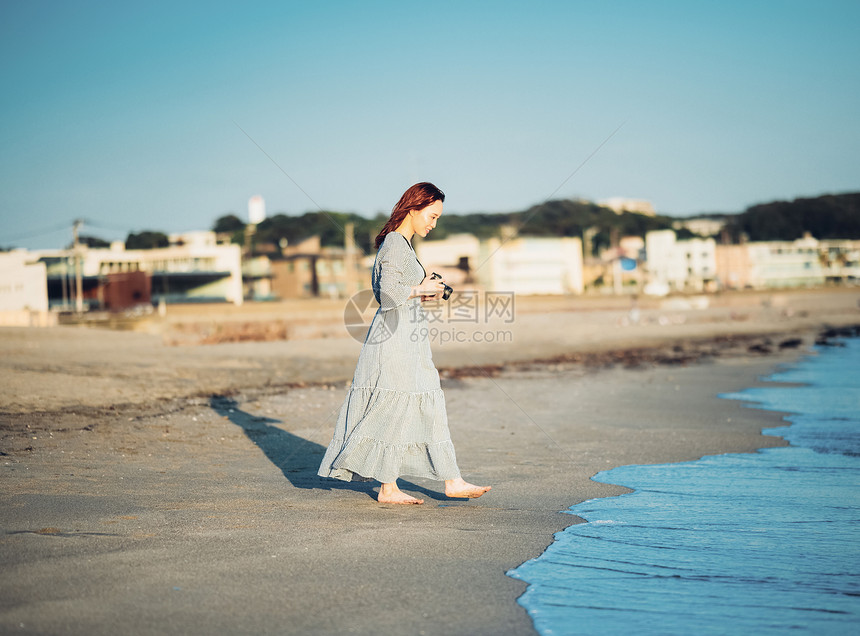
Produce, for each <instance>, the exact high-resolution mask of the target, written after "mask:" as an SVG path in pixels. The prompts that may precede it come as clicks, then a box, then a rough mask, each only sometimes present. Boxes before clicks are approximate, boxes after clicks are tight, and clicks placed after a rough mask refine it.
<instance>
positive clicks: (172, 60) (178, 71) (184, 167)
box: [0, 0, 860, 248]
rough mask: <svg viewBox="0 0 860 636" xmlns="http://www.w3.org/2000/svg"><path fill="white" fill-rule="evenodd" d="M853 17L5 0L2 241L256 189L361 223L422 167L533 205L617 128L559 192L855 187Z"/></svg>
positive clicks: (0, 45) (479, 201)
mask: <svg viewBox="0 0 860 636" xmlns="http://www.w3.org/2000/svg"><path fill="white" fill-rule="evenodd" d="M126 5H128V6H126ZM858 25H860V2H856V1H853V0H852V1H842V2H836V1H826V0H824V1H822V0H818V1H809V2H794V1H791V0H786V1H771V2H756V1H754V0H753V1H750V0H747V1H744V2H735V1H731V0H724V1H722V2H695V1H689V0H688V1H686V2H681V1H677V2H675V1H672V2H659V1H658V2H626V1H618V2H613V1H611V0H607V1H605V2H594V1H587V2H579V1H569V2H539V1H537V2H536V1H532V2H504V1H501V2H468V1H462V2H320V3H310V2H297V3H292V2H247V3H239V2H232V3H220V2H205V3H203V2H201V3H189V2H163V3H162V2H142V3H116V2H74V1H69V2H39V1H27V2H17V1H14V2H12V1H6V2H3V3H2V4H0V82H2V91H0V114H2V118H0V221H2V225H0V228H2V230H0V245H4V246H10V245H17V246H23V247H30V248H38V247H60V246H62V245H63V244H65V243H67V242H68V241H69V239H70V236H71V233H70V228H71V223H72V220H73V219H75V218H84V219H87V220H88V221H92V224H91V225H89V226H85V230H84V231H85V232H86V233H89V234H95V235H98V236H102V237H103V238H107V239H116V238H124V237H125V235H126V234H127V233H128V232H129V231H139V230H142V229H157V230H162V231H166V232H176V231H184V230H192V229H208V228H210V227H211V226H212V223H213V221H214V220H215V219H216V218H217V217H218V216H220V215H222V214H225V213H229V212H233V213H237V214H239V215H240V216H241V217H242V218H245V217H246V214H247V201H248V198H249V197H250V196H252V195H254V194H260V195H262V196H263V197H264V198H265V200H266V207H267V211H268V213H269V214H274V213H277V212H285V213H288V214H300V213H303V212H305V211H308V210H314V209H316V205H317V204H318V205H319V206H321V207H322V208H325V209H332V210H338V211H351V212H358V213H360V214H364V215H373V214H375V213H377V212H380V211H383V212H387V211H389V210H390V209H391V207H392V206H393V204H394V203H395V202H396V201H397V199H398V198H399V196H400V194H401V193H402V192H403V190H404V189H405V188H406V187H408V186H409V185H411V184H412V183H414V182H416V181H422V180H429V181H433V182H434V183H436V184H437V185H438V186H439V187H441V188H442V189H443V190H445V192H446V194H447V200H446V212H447V213H463V212H477V211H490V212H502V211H511V210H521V209H525V208H527V207H528V206H530V205H533V204H535V203H539V202H541V201H543V200H544V199H546V198H547V197H549V196H550V195H551V194H553V192H555V191H556V189H558V188H559V186H560V185H561V184H562V183H563V182H564V180H565V179H566V178H567V177H568V176H569V175H570V174H571V173H572V172H573V171H574V170H575V169H576V168H577V166H579V165H580V164H581V163H582V162H583V160H585V159H586V157H588V156H589V155H590V154H591V153H592V152H593V151H594V150H595V149H596V148H598V147H599V146H600V145H601V143H603V142H604V141H606V139H607V137H609V136H610V135H611V134H612V133H613V131H615V130H616V129H618V127H619V126H621V125H622V124H623V126H622V127H621V129H620V130H618V132H617V133H616V134H615V135H614V136H612V138H611V139H609V141H607V142H606V143H605V145H603V147H602V148H600V150H599V152H597V153H596V154H595V155H594V156H593V157H592V158H591V159H590V160H589V161H588V162H587V163H585V165H584V166H582V168H581V169H580V170H579V171H578V172H577V173H576V174H575V175H574V176H573V178H571V179H570V180H569V181H567V183H565V184H564V185H563V186H562V187H561V188H560V189H558V191H557V192H555V198H573V197H583V198H587V199H591V200H600V199H605V198H608V197H613V196H625V197H631V198H641V199H648V200H650V201H652V202H653V203H654V205H655V206H656V207H657V209H658V211H660V212H662V213H666V214H671V215H675V216H689V215H692V214H696V213H701V212H712V211H723V212H737V211H741V210H743V209H744V208H746V207H747V206H749V205H752V204H754V203H758V202H763V201H770V200H775V199H792V198H795V197H798V196H815V195H818V194H822V193H827V192H846V191H856V190H858V189H860V179H858V177H860V170H858V157H860V125H858V123H857V113H860V77H858V75H860V72H858V68H860V38H858V37H856V32H857V28H858ZM243 130H244V131H245V132H244V133H243ZM246 133H247V136H246ZM249 136H250V138H251V139H249ZM252 139H253V141H252ZM255 142H256V143H255ZM258 145H259V147H258ZM260 148H262V149H263V150H264V151H265V153H267V154H268V155H270V156H271V157H272V159H274V160H275V162H277V164H278V165H279V166H280V168H281V169H283V171H284V172H286V173H287V174H288V175H289V176H290V177H291V178H292V179H293V180H294V181H295V182H296V183H297V184H298V185H299V186H300V187H301V189H299V188H298V187H297V186H296V185H294V183H293V182H292V181H291V180H290V179H289V178H287V176H285V174H284V172H281V169H279V168H278V167H277V166H276V165H274V163H273V162H272V161H271V160H270V159H269V158H267V156H266V154H264V152H263V151H261V150H260ZM302 190H304V192H306V193H307V195H309V197H310V198H309V197H308V196H306V195H305V194H304V193H303V192H302ZM311 199H312V200H311ZM441 222H444V217H443V220H442V221H441Z"/></svg>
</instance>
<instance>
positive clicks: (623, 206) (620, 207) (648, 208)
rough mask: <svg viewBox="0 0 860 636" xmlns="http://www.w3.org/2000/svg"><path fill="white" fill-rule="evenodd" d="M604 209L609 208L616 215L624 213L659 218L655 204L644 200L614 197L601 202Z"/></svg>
mask: <svg viewBox="0 0 860 636" xmlns="http://www.w3.org/2000/svg"><path fill="white" fill-rule="evenodd" d="M599 203H600V205H602V206H603V207H606V208H609V209H610V210H612V211H613V212H615V214H621V213H622V212H635V213H636V214H643V215H645V216H657V211H656V210H654V204H653V203H651V202H650V201H645V200H644V199H626V198H624V197H612V198H611V199H604V200H603V201H600V202H599Z"/></svg>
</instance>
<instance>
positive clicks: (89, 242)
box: [67, 234, 110, 249]
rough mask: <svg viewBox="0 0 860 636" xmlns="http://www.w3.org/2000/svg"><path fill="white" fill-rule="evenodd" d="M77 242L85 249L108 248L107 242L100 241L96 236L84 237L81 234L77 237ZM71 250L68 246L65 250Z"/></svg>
mask: <svg viewBox="0 0 860 636" xmlns="http://www.w3.org/2000/svg"><path fill="white" fill-rule="evenodd" d="M78 242H79V243H80V244H81V245H86V246H87V247H94V248H99V247H102V248H104V247H110V242H109V241H105V240H104V239H100V238H99V237H97V236H84V235H83V234H82V235H81V236H79V237H78ZM71 248H72V246H71V245H70V246H69V247H68V248H67V249H71Z"/></svg>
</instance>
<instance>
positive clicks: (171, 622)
mask: <svg viewBox="0 0 860 636" xmlns="http://www.w3.org/2000/svg"><path fill="white" fill-rule="evenodd" d="M858 298H860V290H856V289H853V290H852V289H829V290H804V291H794V292H779V293H748V294H740V293H739V294H733V295H724V296H720V297H711V298H709V299H708V301H707V303H704V302H702V301H701V300H700V299H665V300H661V301H658V300H645V299H642V300H640V301H638V303H637V306H636V307H635V308H636V309H637V312H635V313H634V312H633V311H631V309H632V308H633V307H632V304H631V301H630V299H625V298H620V299H616V298H608V297H607V298H577V297H563V298H561V297H560V298H551V297H543V298H523V299H520V298H518V299H517V305H516V312H515V313H514V314H513V315H512V316H506V317H500V318H498V319H495V320H488V321H478V322H475V323H468V324H466V323H452V322H451V321H450V320H449V321H447V322H444V323H440V328H439V329H440V330H439V332H438V334H437V340H438V342H433V343H432V346H433V351H434V361H435V363H436V365H437V367H438V368H439V369H440V374H441V377H442V387H443V389H444V390H445V397H446V402H447V405H448V416H449V423H450V428H451V433H452V438H453V441H454V444H455V446H456V449H457V455H458V461H459V464H460V467H461V469H462V470H463V474H464V477H465V478H466V479H467V480H469V481H472V482H474V483H479V484H485V483H486V484H489V485H492V486H493V490H492V491H491V492H490V493H489V494H487V495H486V496H484V497H482V498H480V499H477V500H471V501H465V500H453V499H448V498H446V497H445V496H444V495H443V494H441V489H440V484H438V483H434V482H431V481H427V480H410V479H408V478H406V479H403V480H401V482H400V483H401V488H402V489H403V490H404V491H407V492H409V493H410V494H416V495H419V496H421V497H423V498H424V499H425V504H424V505H423V506H416V507H397V506H393V505H380V504H378V503H377V502H376V501H375V499H374V496H375V490H374V488H375V486H374V484H372V483H343V482H337V481H333V480H322V479H320V478H318V477H317V476H316V469H317V467H318V465H319V461H320V459H321V457H322V453H323V451H324V449H325V446H326V445H327V444H328V442H329V440H330V437H331V432H332V429H333V425H334V421H335V419H336V416H337V412H338V410H339V408H340V405H341V403H342V401H343V398H344V395H345V392H346V387H347V386H348V383H349V380H350V377H351V375H352V372H353V370H354V367H355V362H356V359H357V357H358V352H359V350H360V347H361V344H360V342H358V341H357V340H355V339H353V338H351V337H349V336H348V335H345V334H343V333H339V332H338V322H339V321H340V329H341V330H343V325H342V322H343V318H342V316H343V303H342V301H341V302H340V303H338V302H335V301H325V302H320V303H316V304H305V305H303V306H301V307H300V308H299V307H296V308H294V309H293V313H292V314H289V313H288V314H287V315H284V314H283V313H279V310H278V309H273V308H271V307H269V308H264V309H265V313H266V315H265V318H264V320H265V321H269V322H272V321H285V322H286V323H289V324H288V327H289V328H288V329H287V330H286V333H288V334H289V333H292V334H293V338H292V339H287V340H274V339H266V338H258V339H256V340H251V341H237V342H229V341H226V338H222V340H221V341H220V342H219V343H217V344H199V343H197V342H196V341H195V338H198V339H199V338H200V335H199V334H200V333H201V329H200V327H199V325H205V324H208V325H213V324H214V325H216V326H217V325H219V324H220V325H223V324H229V323H231V322H232V323H234V324H242V325H244V328H242V329H233V330H224V331H223V333H224V334H228V335H229V334H234V335H235V334H237V333H242V332H243V331H244V332H247V331H248V330H249V328H248V325H249V324H253V323H254V322H255V320H254V319H253V317H249V314H250V313H251V312H253V311H254V310H253V309H252V308H251V307H246V308H244V309H242V308H237V309H228V308H223V312H222V314H221V315H218V312H217V311H216V312H214V313H212V312H209V313H206V314H203V313H201V312H200V311H198V312H197V313H195V312H194V311H193V309H177V310H176V311H175V312H173V314H171V312H170V309H169V311H168V319H167V320H165V321H163V322H162V323H153V324H149V325H147V326H146V328H144V329H141V330H139V331H117V330H107V329H97V328H88V327H56V328H49V329H23V328H21V329H15V328H5V329H1V330H0V400H2V402H0V403H2V408H0V412H2V415H0V452H2V453H3V454H2V455H0V469H2V482H3V489H2V494H0V510H2V512H0V521H2V531H3V534H2V543H0V563H2V566H3V571H4V574H5V576H4V577H3V578H2V582H0V631H2V632H3V633H72V634H114V633H133V634H156V633H158V634H164V633H171V634H173V633H188V634H204V633H213V632H216V633H225V634H240V633H261V634H267V633H272V634H275V633H277V634H284V633H288V634H307V633H313V634H342V633H357V634H371V633H374V634H422V633H426V634H432V633H446V634H530V633H534V629H533V626H532V623H531V620H530V619H529V617H528V616H527V615H526V613H525V611H524V610H523V609H522V608H521V607H520V606H519V605H518V604H517V603H516V599H517V598H518V597H519V596H520V595H521V594H522V593H523V591H524V589H525V585H524V584H523V583H522V582H519V581H515V580H513V579H511V578H509V577H507V576H506V575H505V573H506V572H507V571H508V570H510V569H511V568H514V567H516V566H518V565H519V564H521V563H522V562H524V561H526V560H528V559H531V558H534V557H536V556H538V555H539V554H541V552H542V551H543V550H544V549H545V548H546V547H547V546H548V545H549V544H550V543H551V542H552V539H553V533H555V532H557V531H559V530H562V529H563V528H565V527H566V526H568V525H570V524H572V523H577V522H578V520H577V518H575V517H573V516H571V515H566V514H560V511H563V510H565V509H567V508H568V507H569V506H571V505H573V504H575V503H577V502H580V501H584V500H587V499H592V498H596V497H604V496H611V495H616V494H620V493H622V492H625V489H624V488H622V487H619V486H614V485H611V484H603V483H598V482H595V481H592V480H591V477H592V476H594V475H595V474H596V473H597V472H600V471H603V470H607V469H610V468H613V467H616V466H623V465H629V464H657V463H666V462H679V461H686V460H691V459H696V458H698V457H701V456H703V455H712V454H718V453H727V452H745V451H752V450H755V449H758V448H764V447H771V446H777V445H783V444H784V443H785V442H783V440H781V439H780V438H778V437H773V436H763V435H761V430H762V429H763V428H767V427H773V426H778V425H780V424H781V415H780V414H779V413H773V412H767V411H760V410H753V409H747V408H744V406H743V405H742V404H740V403H737V402H734V401H727V400H721V399H719V398H718V395H719V394H720V393H730V392H736V391H740V390H743V389H745V388H747V387H751V386H756V385H757V384H758V383H760V378H761V377H762V376H764V375H767V374H768V373H770V372H772V371H773V370H775V369H777V368H778V367H779V366H780V365H781V364H784V363H787V362H790V361H792V360H795V359H796V358H797V357H798V356H800V355H803V354H804V353H806V352H807V351H808V347H809V346H810V345H812V344H813V343H814V342H815V341H816V339H818V338H820V337H821V334H822V333H824V332H826V331H827V330H828V329H837V330H838V329H839V328H842V327H847V326H852V325H856V324H858V323H860V310H858V304H857V301H858ZM258 310H259V308H258ZM280 311H282V312H283V311H288V310H286V309H281V310H280ZM256 322H260V320H259V319H258V320H257V321H256ZM195 325H196V327H194V326H195ZM189 326H191V327H189ZM212 331H213V330H210V334H211V332H212ZM262 331H265V330H262ZM214 332H215V333H217V329H215V330H214ZM490 333H492V334H494V335H493V341H491V342H488V341H487V340H488V338H487V334H490ZM442 334H448V336H443V335H442ZM499 334H504V335H499ZM478 335H480V336H481V338H478V337H477V336H478ZM180 336H181V338H180ZM230 337H232V336H230Z"/></svg>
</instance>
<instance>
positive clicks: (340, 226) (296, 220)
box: [80, 192, 860, 254]
mask: <svg viewBox="0 0 860 636" xmlns="http://www.w3.org/2000/svg"><path fill="white" fill-rule="evenodd" d="M710 216H714V217H718V218H724V219H725V220H726V226H725V231H724V233H723V235H722V236H718V237H715V238H717V239H726V238H728V239H729V240H731V241H732V242H737V241H739V240H741V239H744V240H750V241H776V240H782V241H791V240H794V239H798V238H801V237H803V235H804V234H805V233H806V232H809V233H810V234H811V235H812V236H814V237H815V238H817V239H860V192H854V193H847V194H828V195H824V196H820V197H814V198H799V199H795V200H793V201H773V202H770V203H762V204H757V205H753V206H751V207H749V208H747V209H746V210H745V211H743V212H741V213H739V214H720V215H710ZM386 219H387V215H383V214H377V215H376V216H375V217H374V218H366V217H363V216H360V215H358V214H354V213H345V212H334V211H318V212H305V213H304V214H302V215H299V216H289V215H286V214H275V215H273V216H271V217H268V218H266V219H265V220H263V221H262V222H261V223H259V224H258V225H257V227H256V229H255V232H254V235H253V245H252V247H256V248H262V246H266V245H269V246H277V245H281V244H283V241H284V240H286V243H287V244H296V243H298V242H300V241H301V240H303V239H306V238H308V237H311V236H314V235H319V237H320V243H321V244H322V245H323V246H343V244H344V228H345V227H346V224H347V223H353V224H354V237H355V242H356V244H357V246H358V247H359V248H360V249H361V250H362V251H363V252H364V253H366V254H369V253H372V252H373V251H374V250H373V247H372V246H373V240H374V238H375V237H376V235H377V233H379V230H380V229H381V228H382V226H383V225H384V224H385V221H386ZM677 220H678V219H676V218H674V217H670V216H663V215H657V216H645V215H642V214H636V213H633V212H623V213H621V214H616V213H615V212H613V211H612V210H610V209H609V208H606V207H603V206H601V205H598V204H596V203H592V202H590V201H583V200H566V199H561V200H554V201H546V202H544V203H541V204H539V205H535V206H532V207H531V208H529V209H527V210H523V211H519V212H499V213H486V212H476V213H472V214H447V215H445V217H444V219H443V221H442V222H441V223H440V224H439V225H438V226H437V227H436V229H435V230H434V231H433V232H432V234H431V235H430V236H429V237H428V240H439V239H444V238H446V237H448V236H450V235H452V234H461V233H467V234H473V235H475V236H477V237H478V238H481V239H486V238H490V237H493V236H500V235H501V233H502V231H503V228H505V227H507V228H510V229H511V230H512V231H514V232H516V233H517V234H518V235H520V236H578V237H582V236H583V235H584V234H585V233H586V232H588V233H589V234H591V236H592V243H593V245H594V248H595V249H598V250H599V249H600V248H602V247H607V246H609V245H610V244H611V243H612V241H613V239H614V238H616V237H621V236H644V235H645V233H647V232H650V231H651V230H662V229H669V228H671V227H672V224H673V223H674V222H676V221H677ZM246 227H247V224H246V223H245V221H243V220H242V219H240V218H239V217H238V216H237V215H236V214H234V213H229V214H225V215H223V216H221V217H219V218H218V219H217V220H216V221H215V223H214V225H213V227H212V229H213V230H214V231H215V232H217V233H219V234H227V235H229V236H230V238H231V241H232V242H234V243H239V244H243V243H245V241H246ZM677 233H678V238H680V239H684V238H690V237H692V236H696V235H695V234H693V233H692V232H690V231H689V230H685V229H681V230H678V231H677ZM80 240H81V242H82V243H85V244H87V245H89V246H90V247H108V246H109V244H108V243H107V242H106V241H103V240H101V239H99V238H97V237H92V236H82V237H81V239H80ZM167 245H168V238H167V235H166V234H164V233H163V232H158V231H152V230H146V231H142V232H136V233H130V234H129V235H128V238H127V239H126V241H125V246H126V249H152V248H156V247H167Z"/></svg>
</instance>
